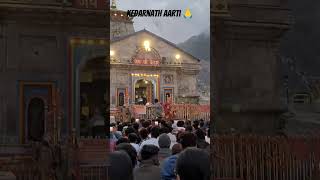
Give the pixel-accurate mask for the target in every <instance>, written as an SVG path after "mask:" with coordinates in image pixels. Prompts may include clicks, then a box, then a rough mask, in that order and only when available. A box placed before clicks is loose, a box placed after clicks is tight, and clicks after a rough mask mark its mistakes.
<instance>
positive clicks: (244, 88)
mask: <svg viewBox="0 0 320 180" xmlns="http://www.w3.org/2000/svg"><path fill="white" fill-rule="evenodd" d="M228 2H229V4H228V7H229V15H230V16H221V17H219V16H215V17H214V18H213V22H212V23H211V24H213V37H214V38H213V44H214V45H213V46H212V47H214V49H213V56H214V59H215V61H214V63H213V64H212V67H213V72H214V73H215V75H214V77H213V78H214V79H213V81H214V91H215V93H216V96H215V97H214V98H215V102H216V110H217V114H216V115H217V116H216V119H215V120H216V129H217V130H218V131H219V132H230V129H231V128H234V129H236V131H239V132H243V133H252V132H255V133H261V134H274V133H276V132H277V130H278V127H279V126H278V125H279V124H278V120H279V118H278V116H279V114H280V113H281V112H282V111H283V110H284V109H283V106H282V104H281V101H280V91H281V89H280V82H279V79H280V78H279V75H280V74H279V70H280V69H279V63H280V62H279V59H278V56H277V53H278V48H279V42H280V41H281V38H282V36H283V34H284V32H285V31H286V30H288V28H289V25H290V16H289V10H288V9H286V4H285V1H280V0H256V1H238V0H231V1H228Z"/></svg>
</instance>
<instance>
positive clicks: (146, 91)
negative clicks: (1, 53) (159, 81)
mask: <svg viewBox="0 0 320 180" xmlns="http://www.w3.org/2000/svg"><path fill="white" fill-rule="evenodd" d="M134 88H135V95H134V97H135V102H136V104H140V105H145V104H147V103H151V102H152V101H153V99H154V98H155V91H154V84H153V83H152V81H150V80H145V79H140V80H138V81H137V82H136V83H135V85H134Z"/></svg>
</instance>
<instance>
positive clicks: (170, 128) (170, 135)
mask: <svg viewBox="0 0 320 180" xmlns="http://www.w3.org/2000/svg"><path fill="white" fill-rule="evenodd" d="M168 129H169V132H168V133H167V135H168V136H169V138H170V141H171V144H170V149H171V148H172V146H173V145H175V144H177V137H176V135H174V134H173V128H172V127H171V126H169V127H168Z"/></svg>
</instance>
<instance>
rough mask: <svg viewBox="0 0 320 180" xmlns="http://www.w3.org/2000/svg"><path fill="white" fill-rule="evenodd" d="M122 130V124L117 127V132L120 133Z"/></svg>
mask: <svg viewBox="0 0 320 180" xmlns="http://www.w3.org/2000/svg"><path fill="white" fill-rule="evenodd" d="M122 130H123V124H119V125H118V131H120V132H122Z"/></svg>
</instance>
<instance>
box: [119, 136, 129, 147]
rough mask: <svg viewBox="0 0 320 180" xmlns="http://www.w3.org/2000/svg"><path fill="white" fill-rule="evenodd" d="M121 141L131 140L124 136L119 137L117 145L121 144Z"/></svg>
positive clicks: (127, 141)
mask: <svg viewBox="0 0 320 180" xmlns="http://www.w3.org/2000/svg"><path fill="white" fill-rule="evenodd" d="M121 143H130V141H129V139H128V138H124V137H122V138H120V139H118V141H117V142H116V145H119V144H121Z"/></svg>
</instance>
